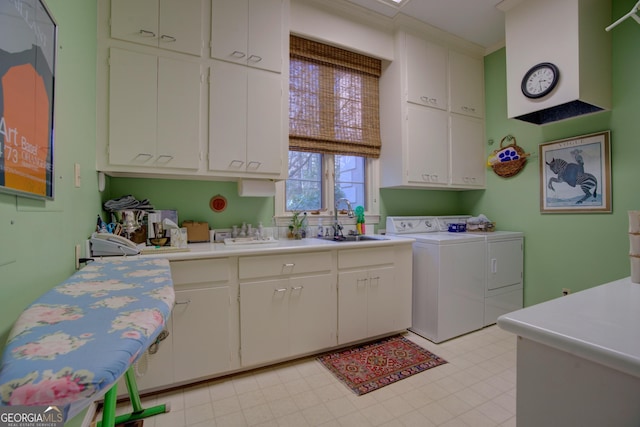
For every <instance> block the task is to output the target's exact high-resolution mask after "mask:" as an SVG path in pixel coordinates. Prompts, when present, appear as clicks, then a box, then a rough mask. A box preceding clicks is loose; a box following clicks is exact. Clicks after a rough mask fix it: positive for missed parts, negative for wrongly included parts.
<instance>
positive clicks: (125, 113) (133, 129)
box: [109, 48, 158, 166]
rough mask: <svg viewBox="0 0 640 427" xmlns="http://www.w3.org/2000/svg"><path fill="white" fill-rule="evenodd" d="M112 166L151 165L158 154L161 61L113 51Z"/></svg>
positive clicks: (110, 136)
mask: <svg viewBox="0 0 640 427" xmlns="http://www.w3.org/2000/svg"><path fill="white" fill-rule="evenodd" d="M109 64H110V68H109V163H111V164H113V165H136V166H150V165H152V163H153V160H154V158H155V154H156V140H157V133H156V132H157V129H156V127H157V126H156V125H157V117H156V113H157V105H158V98H157V97H158V91H157V86H158V78H157V72H158V58H157V57H156V56H155V55H147V54H144V53H134V52H130V51H126V50H122V49H116V48H111V51H110V59H109Z"/></svg>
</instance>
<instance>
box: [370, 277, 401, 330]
mask: <svg viewBox="0 0 640 427" xmlns="http://www.w3.org/2000/svg"><path fill="white" fill-rule="evenodd" d="M396 286H397V283H396V282H395V278H394V268H393V267H383V268H376V269H371V270H369V280H368V288H369V289H368V293H367V319H368V322H367V334H368V336H376V335H381V334H385V333H387V332H394V331H397V330H399V329H402V328H403V327H404V325H400V319H402V318H403V316H402V313H401V312H400V310H404V308H405V307H401V306H400V304H398V302H399V301H398V298H397V297H396V296H395V292H394V289H395V287H396Z"/></svg>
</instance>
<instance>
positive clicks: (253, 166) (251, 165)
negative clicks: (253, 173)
mask: <svg viewBox="0 0 640 427" xmlns="http://www.w3.org/2000/svg"><path fill="white" fill-rule="evenodd" d="M261 164H262V163H261V162H256V161H255V160H254V161H251V162H249V163H248V164H247V169H253V170H257V169H258V168H259V167H260V165H261Z"/></svg>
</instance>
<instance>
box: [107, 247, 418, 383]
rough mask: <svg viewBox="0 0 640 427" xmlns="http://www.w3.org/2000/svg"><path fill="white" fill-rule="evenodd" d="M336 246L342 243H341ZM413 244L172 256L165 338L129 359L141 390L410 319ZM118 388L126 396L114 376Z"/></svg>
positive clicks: (278, 357) (360, 336) (304, 351)
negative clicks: (171, 305)
mask: <svg viewBox="0 0 640 427" xmlns="http://www.w3.org/2000/svg"><path fill="white" fill-rule="evenodd" d="M337 245H339V244H337ZM411 266H412V249H411V244H410V243H405V244H398V245H394V246H384V247H369V248H362V249H360V248H357V249H337V248H335V247H333V246H332V248H331V249H324V250H319V251H311V252H300V253H288V254H272V255H254V256H233V257H227V258H208V259H197V260H175V261H174V260H172V261H171V275H172V278H173V286H174V290H175V296H176V298H175V305H174V308H173V311H172V314H171V318H170V319H169V321H168V322H167V326H166V329H167V330H168V331H169V336H168V337H167V338H166V339H165V340H163V341H162V342H160V344H159V346H158V351H157V352H156V353H155V354H148V353H147V354H145V355H144V356H143V357H142V358H141V359H140V360H139V361H138V362H137V364H136V365H135V370H136V373H137V375H136V377H137V383H138V388H139V389H140V390H141V391H143V392H150V391H157V390H160V389H163V388H168V387H173V386H178V385H184V384H187V383H191V382H196V381H199V380H203V379H210V378H213V377H216V376H221V375H227V374H231V373H235V372H239V371H242V370H245V369H248V368H253V367H257V366H261V365H267V364H269V363H275V362H280V361H284V360H287V359H292V358H295V357H298V356H304V355H310V354H313V353H319V352H322V351H326V350H329V349H331V348H334V347H336V346H338V345H342V344H346V343H351V342H356V341H362V340H365V339H367V338H373V337H376V336H381V335H385V334H390V333H393V332H397V331H401V330H405V329H407V328H409V327H410V326H411ZM118 391H119V394H120V395H124V394H126V387H125V385H124V381H122V380H121V381H120V384H119V390H118Z"/></svg>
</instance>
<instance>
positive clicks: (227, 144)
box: [209, 61, 247, 172]
mask: <svg viewBox="0 0 640 427" xmlns="http://www.w3.org/2000/svg"><path fill="white" fill-rule="evenodd" d="M210 91H211V94H210V98H209V102H210V103H211V106H210V108H209V169H210V170H215V171H224V172H244V170H245V162H246V156H247V146H246V141H247V68H246V67H241V66H237V65H233V64H229V63H226V62H221V61H213V64H212V65H211V84H210Z"/></svg>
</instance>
